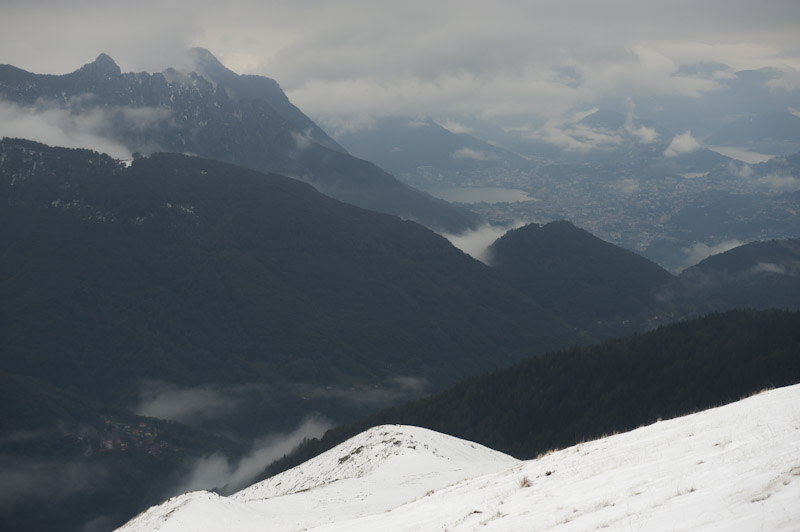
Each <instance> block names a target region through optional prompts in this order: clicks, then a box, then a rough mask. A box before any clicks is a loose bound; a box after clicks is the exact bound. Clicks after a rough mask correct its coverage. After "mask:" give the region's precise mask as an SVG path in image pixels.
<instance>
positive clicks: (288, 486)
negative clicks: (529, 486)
mask: <svg viewBox="0 0 800 532" xmlns="http://www.w3.org/2000/svg"><path fill="white" fill-rule="evenodd" d="M517 463H519V461H518V460H516V459H514V458H512V457H510V456H508V455H506V454H503V453H499V452H497V451H493V450H491V449H488V448H486V447H483V446H481V445H478V444H476V443H472V442H468V441H464V440H460V439H458V438H453V437H451V436H446V435H444V434H440V433H438V432H434V431H431V430H427V429H422V428H419V427H408V426H397V425H395V426H390V425H385V426H380V427H375V428H372V429H370V430H368V431H366V432H363V433H362V434H359V435H358V436H355V437H353V438H351V439H350V440H348V441H346V442H344V443H342V444H341V445H338V446H337V447H335V448H334V449H331V450H330V451H328V452H326V453H323V454H321V455H320V456H318V457H316V458H313V459H311V460H309V461H308V462H306V463H304V464H301V465H299V466H297V467H295V468H293V469H290V470H288V471H285V472H284V473H281V474H279V475H276V476H274V477H272V478H270V479H267V480H265V481H263V482H259V483H258V484H255V485H253V486H251V487H249V488H246V489H244V490H242V491H240V492H238V493H235V494H233V495H231V496H230V497H227V498H226V497H221V496H219V495H216V494H214V493H208V492H205V491H201V492H194V493H187V494H184V495H181V496H179V497H173V498H172V499H169V500H168V501H166V502H165V503H163V504H161V505H160V506H157V507H154V508H151V509H150V510H148V511H147V512H145V513H144V514H142V515H140V516H139V517H137V518H136V519H134V520H133V521H131V522H129V523H128V524H126V525H125V526H123V527H122V528H121V529H119V530H124V531H125V532H131V531H142V532H144V531H150V530H163V531H189V530H191V531H201V530H203V531H206V530H207V531H212V530H225V531H231V532H234V531H250V530H262V529H263V528H264V527H267V528H269V530H280V531H285V530H286V531H288V530H306V529H308V528H310V527H314V526H318V525H320V524H324V523H330V522H334V521H340V520H346V519H352V518H355V517H360V516H366V515H372V514H380V513H383V512H386V511H388V510H391V509H392V508H396V507H398V506H401V505H403V504H405V503H408V502H411V501H414V500H416V499H418V498H420V497H424V496H425V494H426V493H428V492H429V491H435V490H438V489H441V488H444V487H446V486H450V485H452V484H454V483H457V482H459V481H462V480H465V479H469V478H472V477H474V476H476V475H483V474H486V473H490V472H497V471H504V470H506V469H508V467H510V466H512V465H514V464H517Z"/></svg>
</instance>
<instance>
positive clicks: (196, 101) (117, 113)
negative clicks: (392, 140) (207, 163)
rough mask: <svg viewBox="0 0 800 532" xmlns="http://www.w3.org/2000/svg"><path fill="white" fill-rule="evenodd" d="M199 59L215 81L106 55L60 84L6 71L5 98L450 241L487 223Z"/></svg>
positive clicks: (252, 80)
mask: <svg viewBox="0 0 800 532" xmlns="http://www.w3.org/2000/svg"><path fill="white" fill-rule="evenodd" d="M193 55H194V56H195V60H196V63H197V66H198V70H202V71H203V72H207V73H208V74H205V75H201V74H198V73H196V72H188V73H187V72H179V71H177V70H175V69H167V70H165V71H164V72H161V73H154V74H149V73H145V72H140V73H122V72H121V70H120V68H119V66H117V64H116V63H115V62H114V61H113V59H111V58H110V57H108V56H107V55H105V54H101V55H100V56H98V58H97V59H96V60H95V61H94V62H92V63H88V64H86V65H84V66H83V67H82V68H80V69H78V70H76V71H75V72H72V73H69V74H64V75H59V76H56V75H43V74H33V73H30V72H26V71H24V70H21V69H19V68H16V67H14V66H11V65H0V98H2V99H5V100H7V101H8V102H10V103H12V104H15V105H21V106H25V107H28V108H30V107H33V108H34V109H37V110H39V111H44V110H48V109H59V110H66V111H68V112H69V114H70V116H71V117H73V119H74V120H80V119H81V118H83V119H86V120H89V119H91V120H95V121H98V122H99V124H97V127H96V128H95V129H96V130H95V131H93V133H94V134H96V135H98V136H101V137H104V138H108V139H110V140H112V141H114V142H117V143H120V144H121V145H122V146H124V147H125V148H126V149H128V150H130V152H141V153H144V154H149V153H152V152H156V151H167V152H175V153H192V154H196V155H200V156H202V157H206V158H210V159H216V160H220V161H224V162H231V163H235V164H238V165H241V166H246V167H248V168H252V169H255V170H259V171H263V172H277V173H280V174H283V175H288V176H290V177H294V178H296V179H299V180H302V181H306V182H308V183H311V184H313V185H314V186H315V187H317V188H318V189H319V190H321V191H322V192H323V193H325V194H328V195H330V196H332V197H335V198H337V199H340V200H342V201H346V202H349V203H353V204H356V205H359V206H361V207H364V208H368V209H372V210H377V211H381V212H388V213H390V214H395V215H397V216H401V217H403V218H410V219H414V220H417V221H419V222H420V223H423V224H425V225H428V226H430V227H436V228H440V229H443V230H447V231H450V232H458V231H462V230H464V229H467V228H471V227H474V226H475V225H476V224H477V223H478V221H479V217H478V216H477V215H476V214H474V213H471V212H469V211H467V210H466V209H462V208H460V207H456V206H453V205H450V204H448V203H446V202H444V201H441V200H437V199H435V198H432V197H430V196H428V195H426V194H424V193H422V192H419V191H416V190H414V189H412V188H411V187H409V186H407V185H405V184H402V183H400V182H399V181H397V180H396V179H395V178H394V177H392V176H391V175H389V174H387V173H386V172H384V171H383V170H381V169H380V168H378V167H377V166H375V165H374V164H372V163H369V162H367V161H363V160H361V159H357V158H355V157H352V156H350V155H348V154H347V153H346V152H345V151H344V150H343V149H342V148H341V147H340V146H339V145H338V144H336V142H335V141H333V140H332V139H331V138H330V137H329V136H328V135H326V134H325V133H324V132H323V131H322V130H321V129H320V128H319V127H318V126H317V125H316V124H314V123H313V121H311V120H310V119H309V118H308V117H306V116H305V115H304V114H303V113H302V112H301V111H300V110H299V109H297V108H296V107H295V106H294V105H292V104H291V102H289V101H288V98H286V95H285V94H284V93H283V91H282V90H281V89H280V87H279V86H278V85H277V83H276V82H275V81H274V80H271V79H269V78H262V77H259V76H238V75H236V74H235V73H233V72H231V71H230V70H228V69H226V68H225V67H223V66H222V65H221V64H220V63H219V62H218V61H217V60H216V58H214V57H213V56H212V55H211V54H210V53H209V52H207V51H205V50H201V49H196V50H194V51H193ZM206 76H208V77H206Z"/></svg>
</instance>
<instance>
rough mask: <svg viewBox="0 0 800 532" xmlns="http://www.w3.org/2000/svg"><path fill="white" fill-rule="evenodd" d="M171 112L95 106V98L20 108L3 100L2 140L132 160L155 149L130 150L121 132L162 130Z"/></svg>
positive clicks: (0, 108)
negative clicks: (26, 141) (104, 154)
mask: <svg viewBox="0 0 800 532" xmlns="http://www.w3.org/2000/svg"><path fill="white" fill-rule="evenodd" d="M169 114H170V112H169V110H168V109H166V108H155V107H126V106H106V107H102V108H101V107H95V106H93V105H92V96H91V95H83V96H76V97H73V98H70V99H69V100H67V101H66V102H65V103H64V104H60V103H57V102H53V101H46V100H39V101H37V102H36V104H34V105H19V104H16V103H13V102H9V101H6V100H0V137H17V138H24V139H29V140H35V141H37V142H42V143H44V144H48V145H50V146H62V147H66V148H84V149H91V150H95V151H99V152H101V153H106V154H108V155H110V156H111V157H114V158H115V159H129V158H130V157H131V152H132V151H145V152H152V151H156V150H157V148H158V147H157V146H155V145H149V144H148V145H146V146H136V148H135V149H133V150H132V149H131V148H130V147H129V146H127V145H125V143H124V142H123V141H122V140H119V139H118V138H115V137H117V134H118V132H119V131H127V132H130V133H133V134H142V133H146V132H148V131H151V130H153V129H155V128H158V127H161V125H162V124H163V122H164V121H165V120H166V119H167V118H168V117H169Z"/></svg>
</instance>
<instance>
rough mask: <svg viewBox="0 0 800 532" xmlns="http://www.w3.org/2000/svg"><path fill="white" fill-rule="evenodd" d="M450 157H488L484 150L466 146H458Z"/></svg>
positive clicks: (487, 158)
mask: <svg viewBox="0 0 800 532" xmlns="http://www.w3.org/2000/svg"><path fill="white" fill-rule="evenodd" d="M450 157H452V158H453V159H455V160H459V159H471V160H474V161H487V160H489V159H490V156H489V154H487V153H486V152H483V151H480V150H476V149H473V148H467V147H464V148H459V149H458V150H456V151H454V152H453V153H452V154H451V155H450Z"/></svg>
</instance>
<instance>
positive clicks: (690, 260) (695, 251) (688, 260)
mask: <svg viewBox="0 0 800 532" xmlns="http://www.w3.org/2000/svg"><path fill="white" fill-rule="evenodd" d="M743 244H744V242H742V241H740V240H735V239H733V240H725V241H724V242H720V243H718V244H706V243H705V242H695V243H694V244H692V245H691V246H689V247H686V248H683V249H682V250H681V251H683V253H684V255H685V258H684V261H683V266H682V268H681V269H684V268H688V267H689V266H694V265H695V264H697V263H698V262H700V261H702V260H703V259H706V258H708V257H710V256H711V255H718V254H720V253H725V252H726V251H730V250H732V249H733V248H737V247H739V246H741V245H743Z"/></svg>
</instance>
